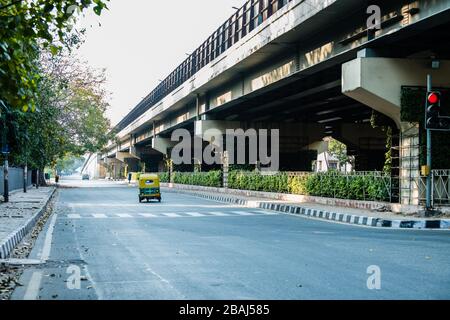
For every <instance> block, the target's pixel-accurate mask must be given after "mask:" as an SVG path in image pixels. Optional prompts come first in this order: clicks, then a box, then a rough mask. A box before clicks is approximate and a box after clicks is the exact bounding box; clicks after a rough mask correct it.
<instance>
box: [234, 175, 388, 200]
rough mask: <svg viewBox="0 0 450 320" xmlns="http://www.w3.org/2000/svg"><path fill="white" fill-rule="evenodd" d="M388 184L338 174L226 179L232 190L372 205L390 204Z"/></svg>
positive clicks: (371, 177)
mask: <svg viewBox="0 0 450 320" xmlns="http://www.w3.org/2000/svg"><path fill="white" fill-rule="evenodd" d="M388 182H389V177H386V176H383V177H380V176H376V175H375V174H372V175H371V174H368V175H365V176H358V175H344V174H341V173H337V172H328V173H311V174H309V175H304V176H293V177H289V176H288V175H287V174H286V173H278V174H276V175H261V174H260V173H257V172H242V171H231V172H230V173H229V175H228V186H229V188H232V189H241V190H254V191H267V192H279V193H291V194H300V195H311V196H320V197H330V198H340V199H354V200H374V201H375V200H381V201H389V200H390V199H389V190H388V188H387V187H386V185H388Z"/></svg>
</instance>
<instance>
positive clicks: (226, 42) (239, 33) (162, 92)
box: [116, 0, 293, 131]
mask: <svg viewBox="0 0 450 320" xmlns="http://www.w3.org/2000/svg"><path fill="white" fill-rule="evenodd" d="M291 1H293V0H248V1H247V2H246V3H245V4H244V5H243V6H242V7H241V8H239V10H236V13H235V14H233V15H232V16H231V17H230V18H229V19H228V20H227V21H225V23H224V24H222V25H221V26H220V27H219V28H218V29H217V30H216V31H215V32H214V33H213V34H212V35H210V36H209V37H208V39H207V40H206V41H205V42H203V43H202V44H201V45H200V46H199V47H198V48H197V49H196V50H194V52H193V53H192V54H190V55H189V57H188V58H186V60H184V61H183V62H182V63H181V64H180V65H179V66H178V67H177V68H176V69H175V70H174V71H173V72H172V73H170V74H169V76H167V77H166V78H165V79H164V80H163V81H161V83H160V84H159V85H158V86H157V87H156V88H155V89H154V90H153V91H152V92H150V94H149V95H147V96H146V97H145V98H144V100H142V101H141V102H140V103H139V104H138V105H137V106H136V107H135V108H134V109H133V110H132V111H131V112H130V114H129V116H128V117H125V119H123V120H122V121H121V122H120V123H119V124H118V125H117V126H116V130H117V131H120V130H122V129H124V128H125V127H126V126H127V125H129V124H130V123H131V122H132V121H133V120H134V119H135V118H136V117H137V116H138V115H140V114H142V113H143V112H145V111H146V110H148V109H150V108H151V106H153V105H155V104H156V103H157V102H159V101H161V100H162V99H163V98H164V97H166V96H167V95H168V94H169V93H170V92H172V91H173V90H175V89H176V88H177V87H179V86H180V85H182V84H183V83H184V82H186V81H187V80H188V79H189V78H191V77H192V76H193V75H194V74H196V73H197V72H198V71H199V70H200V69H202V68H203V67H205V66H206V65H207V64H208V63H210V62H211V61H213V60H215V59H216V58H217V57H219V56H220V55H221V54H222V53H224V52H225V51H226V50H228V49H229V48H230V47H232V46H233V45H234V44H235V43H237V42H238V41H239V40H240V39H242V38H243V37H244V36H246V35H247V34H248V33H250V32H251V31H252V30H254V29H255V28H256V27H257V26H259V25H260V24H262V23H263V22H264V21H266V20H267V19H268V18H269V17H270V16H272V15H273V14H274V13H275V12H277V11H278V10H280V9H281V8H283V7H284V6H286V5H287V4H288V3H289V2H291Z"/></svg>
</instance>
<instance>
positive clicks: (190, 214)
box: [183, 212, 205, 217]
mask: <svg viewBox="0 0 450 320" xmlns="http://www.w3.org/2000/svg"><path fill="white" fill-rule="evenodd" d="M183 213H184V214H187V215H188V216H191V217H204V216H205V215H204V214H201V213H199V212H183Z"/></svg>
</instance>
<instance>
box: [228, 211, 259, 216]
mask: <svg viewBox="0 0 450 320" xmlns="http://www.w3.org/2000/svg"><path fill="white" fill-rule="evenodd" d="M231 212H233V213H235V214H238V215H240V216H253V215H255V214H254V213H253V212H249V211H231Z"/></svg>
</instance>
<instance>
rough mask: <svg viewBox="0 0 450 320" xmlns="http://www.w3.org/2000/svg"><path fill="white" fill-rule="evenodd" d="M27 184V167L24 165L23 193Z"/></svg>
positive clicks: (25, 191)
mask: <svg viewBox="0 0 450 320" xmlns="http://www.w3.org/2000/svg"><path fill="white" fill-rule="evenodd" d="M27 184H28V165H27V164H25V166H24V167H23V192H24V193H27Z"/></svg>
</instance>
